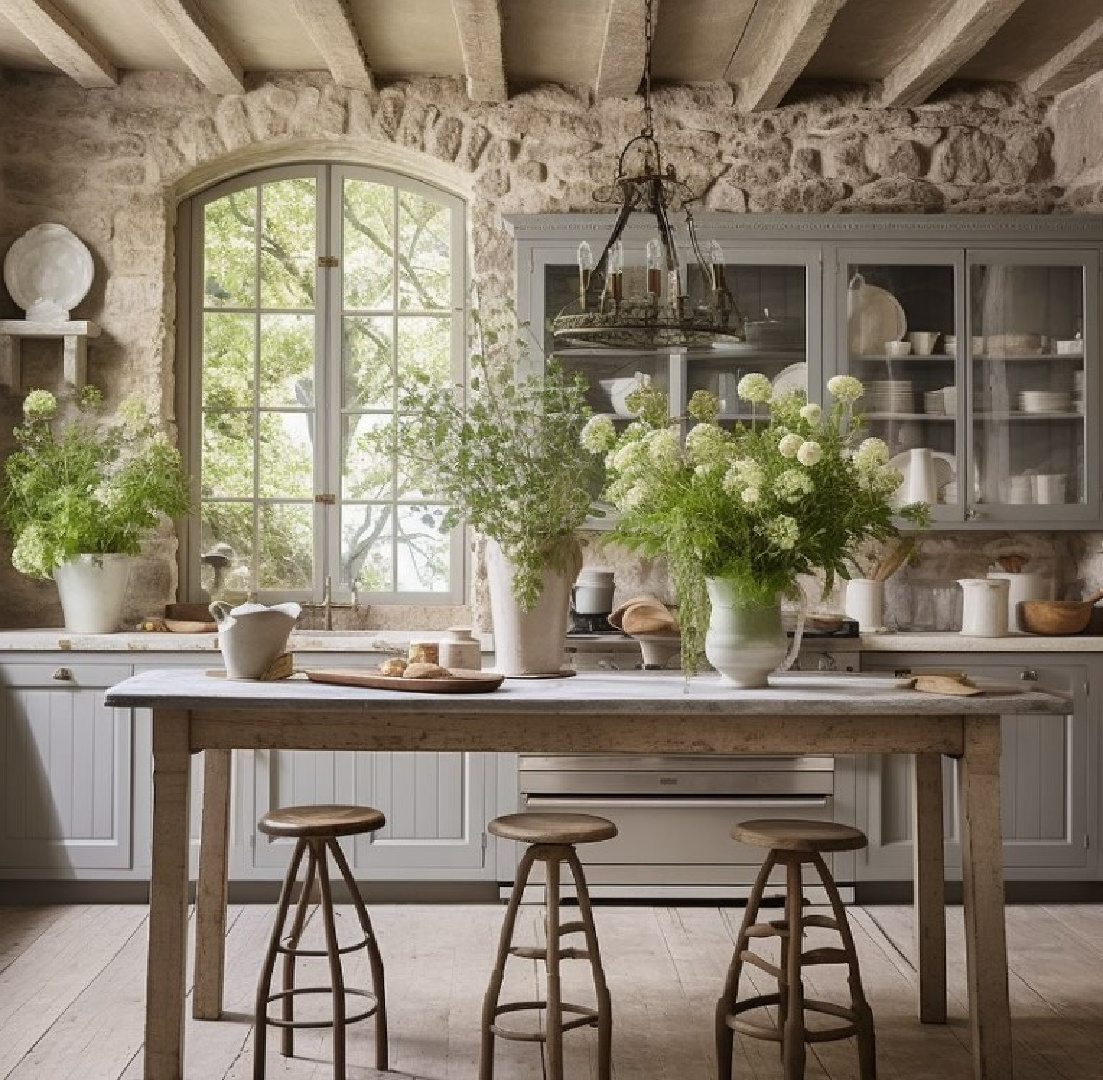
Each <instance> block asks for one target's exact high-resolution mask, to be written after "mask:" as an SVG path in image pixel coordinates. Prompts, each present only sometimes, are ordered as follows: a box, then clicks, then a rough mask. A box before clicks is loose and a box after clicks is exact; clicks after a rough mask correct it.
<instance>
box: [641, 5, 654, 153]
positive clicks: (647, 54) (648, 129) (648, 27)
mask: <svg viewBox="0 0 1103 1080" xmlns="http://www.w3.org/2000/svg"><path fill="white" fill-rule="evenodd" d="M653 8H654V0H646V3H645V5H644V10H645V16H644V28H643V38H644V52H643V115H644V126H643V133H644V135H647V136H649V137H650V136H651V135H654V133H655V125H654V117H653V114H652V111H651V43H652V41H653V40H654V33H655V22H654V11H653Z"/></svg>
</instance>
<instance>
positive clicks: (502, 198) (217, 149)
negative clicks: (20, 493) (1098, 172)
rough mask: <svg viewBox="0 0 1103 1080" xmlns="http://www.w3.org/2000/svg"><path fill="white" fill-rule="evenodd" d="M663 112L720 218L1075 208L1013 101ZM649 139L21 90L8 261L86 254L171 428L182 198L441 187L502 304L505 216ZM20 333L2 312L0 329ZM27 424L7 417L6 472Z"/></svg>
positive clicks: (582, 113) (522, 114)
mask: <svg viewBox="0 0 1103 1080" xmlns="http://www.w3.org/2000/svg"><path fill="white" fill-rule="evenodd" d="M655 110H656V117H657V134H658V136H659V138H660V139H661V141H662V143H663V146H664V149H665V151H666V152H667V154H668V155H669V157H670V159H671V160H672V161H674V162H676V163H677V165H678V169H679V172H680V173H681V174H682V175H683V177H684V178H685V179H686V180H687V181H688V183H689V184H690V185H691V187H693V188H695V189H698V190H701V191H702V192H704V203H705V205H706V206H707V207H708V208H710V209H715V210H726V211H734V212H739V213H742V212H751V213H757V212H767V211H774V212H817V213H820V212H931V213H935V212H950V213H953V212H962V213H964V212H998V213H1010V212H1016V213H1019V212H1022V213H1048V212H1053V211H1054V210H1057V209H1060V208H1063V207H1064V205H1065V200H1064V192H1063V190H1062V187H1061V186H1060V185H1059V184H1058V183H1057V175H1056V171H1055V164H1054V157H1053V135H1052V130H1051V128H1050V126H1049V124H1048V121H1047V114H1046V111H1045V108H1044V107H1043V105H1042V104H1041V103H1039V102H1037V101H1035V100H1033V99H1030V98H1025V97H1023V96H1021V95H1019V94H1018V93H1017V92H1015V91H1014V90H1012V89H1008V88H1004V87H986V88H980V89H965V90H963V89H958V90H950V91H948V92H946V93H945V94H943V95H942V96H941V97H940V98H939V99H938V100H937V101H935V102H933V103H931V104H928V105H924V106H921V107H918V108H914V109H894V110H884V109H880V108H875V107H872V104H871V101H870V100H869V99H868V97H867V96H866V92H865V91H862V90H843V91H840V90H838V89H837V88H832V89H817V88H815V87H807V88H804V89H802V91H801V93H800V94H799V95H797V97H796V99H795V100H794V102H793V103H792V104H790V105H788V106H786V107H785V108H783V109H779V110H775V111H773V112H770V113H765V114H761V115H753V116H741V115H740V114H738V113H737V112H735V111H734V109H733V108H732V99H731V90H730V88H729V87H726V86H694V87H671V88H665V89H660V90H659V91H658V92H657V93H656V95H655ZM641 119H642V106H641V102H640V101H639V100H638V99H634V100H629V101H622V100H616V101H608V102H603V103H601V104H599V105H596V106H593V105H591V104H589V102H588V101H587V100H586V98H585V97H584V96H580V95H579V94H577V93H574V92H571V91H568V90H565V89H562V88H558V87H541V88H538V89H534V90H531V91H528V92H525V93H521V94H518V95H516V96H515V97H513V98H511V99H510V100H509V101H508V102H507V103H505V104H502V105H497V106H484V105H473V104H472V103H471V102H469V101H468V100H467V98H466V95H465V93H464V90H463V85H462V83H461V82H459V81H457V80H444V79H424V80H418V81H415V82H410V83H399V84H396V85H391V86H387V87H385V88H383V89H381V90H380V91H378V92H375V93H372V94H366V93H362V92H356V91H346V90H343V89H340V88H337V87H335V86H334V85H333V84H332V82H331V81H330V80H329V79H328V77H323V76H320V75H315V74H310V73H305V74H290V75H284V76H277V77H267V78H264V79H262V80H259V81H257V82H255V84H253V85H252V86H251V88H250V89H249V90H248V92H247V93H245V94H244V95H242V96H235V97H226V98H216V97H212V96H211V95H209V94H207V93H206V92H205V91H204V90H202V89H201V88H200V87H199V86H198V84H196V83H195V82H194V81H193V80H192V79H190V78H188V77H185V76H175V75H167V74H148V73H146V74H129V75H127V76H125V77H124V78H123V80H122V82H121V84H120V86H119V87H118V88H116V89H112V90H97V91H85V90H81V89H80V88H79V87H77V86H76V85H75V84H73V83H72V82H70V81H68V80H66V79H62V78H55V77H51V76H44V75H39V74H30V73H21V74H13V73H8V74H5V75H4V76H3V77H2V81H0V250H6V249H7V248H8V246H9V245H10V244H11V242H12V241H13V240H14V239H15V238H16V237H18V236H19V235H20V234H21V233H23V232H24V231H25V230H26V229H28V228H30V227H31V226H33V225H37V224H39V223H41V222H45V221H59V222H62V223H64V224H65V225H67V226H68V227H69V228H71V229H72V230H73V231H74V232H75V233H77V235H78V236H80V237H81V238H82V239H83V240H84V241H85V243H86V244H88V246H89V247H90V248H91V250H92V252H93V255H94V258H95V262H96V282H95V285H94V286H93V289H92V292H91V294H90V296H89V297H88V298H87V300H85V302H84V303H83V304H82V305H81V306H80V308H79V309H78V311H77V313H76V314H77V315H78V317H87V318H92V319H95V320H97V321H98V322H100V323H101V325H102V326H103V331H104V333H103V336H102V337H101V338H99V339H97V340H96V341H94V342H93V343H92V347H91V349H90V377H91V378H92V379H93V381H95V382H97V383H98V384H100V385H101V386H103V387H104V389H105V391H106V392H107V394H108V399H109V402H117V401H118V400H119V399H120V398H121V397H122V396H124V395H125V394H127V393H131V392H138V393H140V394H142V395H143V396H144V397H146V398H147V399H148V400H149V401H150V403H151V404H153V405H154V406H155V407H157V408H158V409H159V410H160V411H161V413H162V415H163V416H164V417H165V419H166V422H167V423H169V424H170V426H171V424H172V422H173V394H174V386H175V379H176V376H177V368H176V358H175V355H174V341H173V332H174V320H175V311H174V254H173V240H172V228H173V221H174V210H175V206H176V205H177V202H178V200H179V198H180V197H181V195H184V194H187V193H190V192H193V191H196V190H199V189H200V188H201V187H203V186H204V185H205V184H207V183H211V182H213V181H214V180H216V179H220V178H222V177H225V176H228V175H233V174H234V173H236V172H240V171H243V170H245V169H248V168H254V167H258V166H260V165H267V164H272V163H274V162H277V161H281V160H304V159H312V158H319V157H340V158H342V159H344V160H354V161H360V162H363V163H366V164H374V165H380V166H383V167H393V168H396V169H399V170H400V171H404V172H407V173H409V174H411V175H415V176H419V177H422V178H424V179H428V180H432V181H435V182H437V183H441V184H444V185H445V186H447V187H450V188H451V189H453V190H455V191H457V192H458V193H460V194H461V195H463V196H464V197H466V198H467V199H468V201H469V209H470V231H471V259H472V266H473V271H474V276H475V280H476V283H477V285H478V287H479V290H480V294H481V297H482V299H483V302H492V301H495V300H502V299H508V298H509V297H510V296H511V295H512V288H513V253H512V248H511V245H510V241H509V237H508V235H507V233H506V231H505V229H504V228H503V227H502V222H501V218H502V215H503V214H506V213H516V212H561V211H562V212H566V211H588V210H596V209H599V207H598V206H596V205H595V203H594V201H593V190H594V188H595V187H596V186H598V185H601V184H604V183H606V182H608V180H609V179H610V178H611V176H612V173H613V171H614V166H615V155H616V153H617V151H618V150H619V148H620V146H621V145H622V144H623V143H624V142H625V141H626V140H627V139H628V138H629V137H630V136H631V135H633V134H635V133H636V132H637V131H638V129H639V127H640V125H641ZM1098 142H1099V140H1097V143H1098ZM18 314H19V312H18V311H17V310H16V309H15V308H14V306H13V305H12V303H11V301H10V299H9V298H8V297H7V296H6V294H5V295H3V296H0V317H3V316H17V315H18ZM27 352H28V357H29V359H28V363H27V365H26V367H27V372H26V379H25V383H26V385H28V386H31V385H46V386H56V384H57V378H58V372H59V366H60V365H59V361H58V358H57V348H56V347H55V346H52V345H49V344H44V345H40V346H38V347H34V348H30V349H28V350H27ZM20 403H21V398H20V396H19V395H17V394H10V393H9V394H4V395H2V396H0V453H3V452H4V451H5V450H6V449H7V448H8V446H10V438H11V436H10V433H11V428H12V426H13V424H14V423H15V422H16V420H17V417H18V415H19V408H20ZM641 576H642V577H643V578H646V577H647V576H648V575H647V573H646V572H644V571H642V570H641ZM174 589H175V566H174V540H173V538H172V537H171V536H166V537H162V538H160V539H159V541H158V543H157V544H156V545H155V546H154V548H153V550H152V552H151V554H150V556H149V557H147V558H145V559H144V560H143V561H142V567H141V571H140V573H139V574H138V575H137V576H136V579H135V580H134V581H133V582H132V586H131V595H130V596H129V598H128V613H129V614H131V615H133V616H135V617H136V616H137V615H138V614H140V613H143V612H150V611H155V610H158V609H159V608H160V606H161V605H162V604H163V603H164V602H165V601H166V600H169V599H172V595H173V592H174ZM0 597H2V598H3V599H0V625H2V626H28V625H44V624H45V625H57V624H58V623H59V622H60V611H59V608H58V606H57V603H56V596H55V590H54V588H53V586H52V585H50V584H49V583H38V582H31V581H28V580H27V579H24V578H22V577H20V576H19V575H18V574H16V573H15V572H14V571H13V570H12V569H11V568H10V566H9V564H8V559H7V551H6V550H0ZM409 614H410V613H407V616H409ZM424 614H425V613H424V612H418V613H417V615H416V617H417V618H418V619H421V618H423V617H424ZM396 616H397V613H396ZM446 617H448V618H452V617H454V613H452V612H451V611H450V612H448V613H447V616H446Z"/></svg>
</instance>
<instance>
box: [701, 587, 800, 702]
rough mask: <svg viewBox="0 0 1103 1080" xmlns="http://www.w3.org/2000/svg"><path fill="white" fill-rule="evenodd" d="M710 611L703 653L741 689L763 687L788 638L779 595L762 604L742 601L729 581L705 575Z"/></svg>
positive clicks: (783, 657) (726, 678)
mask: <svg viewBox="0 0 1103 1080" xmlns="http://www.w3.org/2000/svg"><path fill="white" fill-rule="evenodd" d="M705 586H706V588H707V589H708V593H709V600H710V602H711V604H712V614H711V615H710V616H709V626H708V632H707V633H706V634H705V656H706V657H707V658H708V662H709V663H710V664H712V666H713V667H714V668H716V670H717V671H719V672H720V674H721V675H722V676H723V682H724V683H726V684H727V685H728V686H735V687H738V688H739V689H740V690H753V689H756V688H759V687H764V686H766V677H767V676H768V675H769V674H770V672H771V671H773V670H774V669H775V668H776V667H778V665H779V664H781V662H782V661H783V660H784V659H785V654H786V653H787V652H788V641H787V639H786V637H785V631H784V630H783V629H782V627H781V597H780V596H777V597H775V598H774V599H773V600H772V601H771V602H769V603H765V604H759V603H752V602H750V601H748V600H745V599H744V598H743V597H742V596H741V595H740V594H739V592H738V591H737V590H736V589H735V587H734V586H733V585H732V583H731V582H730V581H727V580H725V579H724V578H706V579H705Z"/></svg>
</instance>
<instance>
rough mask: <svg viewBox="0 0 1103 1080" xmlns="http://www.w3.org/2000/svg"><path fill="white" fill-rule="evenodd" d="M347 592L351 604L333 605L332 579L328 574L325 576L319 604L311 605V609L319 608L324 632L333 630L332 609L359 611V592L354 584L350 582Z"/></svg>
mask: <svg viewBox="0 0 1103 1080" xmlns="http://www.w3.org/2000/svg"><path fill="white" fill-rule="evenodd" d="M349 591H350V592H351V594H352V602H351V603H348V604H339V603H335V602H334V600H333V579H332V578H331V577H330V575H329V574H326V580H325V588H324V589H323V591H322V602H321V604H320V605H319V604H312V605H310V606H311V607H321V609H322V612H323V618H324V626H325V629H326V630H332V629H333V609H334V608H347V609H348V610H349V611H359V610H360V591H359V589H358V588H357V586H356V582H355V581H354V582H352V584H351V585H350V586H349Z"/></svg>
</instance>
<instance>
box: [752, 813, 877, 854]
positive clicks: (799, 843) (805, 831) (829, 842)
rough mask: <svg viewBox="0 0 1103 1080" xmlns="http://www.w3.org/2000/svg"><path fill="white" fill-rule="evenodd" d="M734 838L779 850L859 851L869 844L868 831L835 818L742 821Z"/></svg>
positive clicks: (753, 844)
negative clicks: (842, 823)
mask: <svg viewBox="0 0 1103 1080" xmlns="http://www.w3.org/2000/svg"><path fill="white" fill-rule="evenodd" d="M731 834H732V839H733V840H739V841H740V842H741V843H744V844H751V845H752V846H754V847H763V848H772V849H774V850H776V851H806V852H809V853H811V852H813V851H858V850H859V849H860V848H864V847H865V846H866V844H867V842H868V841H867V840H866V836H865V833H863V832H862V830H861V829H855V828H852V827H851V826H850V825H838V824H836V823H835V822H833V821H803V820H800V821H798V820H795V819H793V818H789V819H786V818H759V819H756V820H753V821H743V822H740V823H739V824H738V825H736V826H735V827H734V828H733V829H732V832H731Z"/></svg>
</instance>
